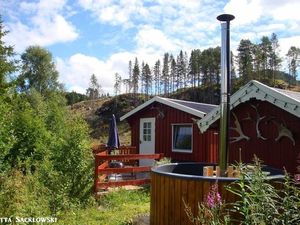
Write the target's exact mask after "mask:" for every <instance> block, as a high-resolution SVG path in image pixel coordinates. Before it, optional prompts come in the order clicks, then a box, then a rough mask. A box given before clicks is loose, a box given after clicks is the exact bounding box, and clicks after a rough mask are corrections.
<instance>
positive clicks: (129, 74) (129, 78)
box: [126, 60, 133, 93]
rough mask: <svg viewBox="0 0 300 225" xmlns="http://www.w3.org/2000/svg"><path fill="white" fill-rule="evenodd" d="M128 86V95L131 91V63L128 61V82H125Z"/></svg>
mask: <svg viewBox="0 0 300 225" xmlns="http://www.w3.org/2000/svg"><path fill="white" fill-rule="evenodd" d="M126 83H127V85H128V92H129V93H130V92H131V91H132V83H133V82H132V62H131V60H129V63H128V81H126Z"/></svg>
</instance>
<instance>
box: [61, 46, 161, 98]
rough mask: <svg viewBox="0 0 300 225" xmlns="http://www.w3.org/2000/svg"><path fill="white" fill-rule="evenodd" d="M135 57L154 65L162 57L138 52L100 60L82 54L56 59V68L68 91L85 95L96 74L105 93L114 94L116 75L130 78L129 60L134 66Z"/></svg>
mask: <svg viewBox="0 0 300 225" xmlns="http://www.w3.org/2000/svg"><path fill="white" fill-rule="evenodd" d="M135 57H137V58H138V60H139V65H141V63H142V61H145V62H147V63H149V65H150V66H152V65H154V63H155V61H156V60H157V59H158V58H160V57H161V55H159V54H156V53H146V52H144V51H137V52H118V53H115V54H113V55H111V56H110V57H109V59H107V60H105V61H104V60H100V59H98V58H96V57H91V56H88V55H84V54H81V53H77V54H74V55H72V56H71V57H70V58H67V59H62V58H56V67H57V70H58V71H59V74H60V77H59V80H60V82H62V83H63V84H66V88H67V90H68V91H72V90H74V91H76V92H79V93H83V94H84V93H85V92H86V89H87V88H88V86H89V82H90V77H91V75H92V74H95V75H96V77H97V79H98V81H99V84H100V85H101V86H102V88H103V90H104V92H105V93H110V94H112V93H114V88H113V86H114V82H115V81H114V79H115V73H118V74H119V75H120V76H121V77H122V79H125V78H128V63H129V60H131V61H132V63H133V64H134V59H135Z"/></svg>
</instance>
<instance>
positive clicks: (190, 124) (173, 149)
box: [171, 123, 193, 153]
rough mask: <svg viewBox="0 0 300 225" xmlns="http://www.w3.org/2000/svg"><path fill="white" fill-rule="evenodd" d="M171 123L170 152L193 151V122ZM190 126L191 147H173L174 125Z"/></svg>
mask: <svg viewBox="0 0 300 225" xmlns="http://www.w3.org/2000/svg"><path fill="white" fill-rule="evenodd" d="M171 125H172V143H171V144H172V152H180V153H193V124H192V123H173V124H171ZM186 125H188V126H191V129H192V134H191V136H192V137H191V142H192V143H191V149H190V150H187V149H175V148H174V139H173V138H174V126H186Z"/></svg>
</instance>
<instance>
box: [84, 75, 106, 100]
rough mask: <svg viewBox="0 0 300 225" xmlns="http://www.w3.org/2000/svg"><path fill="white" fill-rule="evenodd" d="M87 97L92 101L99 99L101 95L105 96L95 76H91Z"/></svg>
mask: <svg viewBox="0 0 300 225" xmlns="http://www.w3.org/2000/svg"><path fill="white" fill-rule="evenodd" d="M86 95H87V96H88V98H89V99H92V100H94V99H97V98H99V97H100V96H101V95H103V91H102V88H101V85H100V84H99V83H98V80H97V77H96V76H95V74H92V75H91V78H90V85H89V87H88V89H87V90H86Z"/></svg>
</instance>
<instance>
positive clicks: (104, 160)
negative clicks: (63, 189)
mask: <svg viewBox="0 0 300 225" xmlns="http://www.w3.org/2000/svg"><path fill="white" fill-rule="evenodd" d="M93 151H94V148H93ZM94 153H95V151H94ZM134 153H136V148H135V147H131V146H127V148H126V147H125V146H123V147H122V148H120V149H118V150H116V151H115V152H114V155H110V154H108V150H102V151H100V150H99V151H97V153H96V154H94V156H95V177H94V191H95V193H97V192H98V191H99V190H100V189H106V188H108V187H118V186H125V185H143V184H147V183H150V177H146V178H141V179H137V176H136V175H137V174H138V173H142V172H150V170H151V166H138V160H140V159H154V160H159V159H161V158H162V157H163V155H162V154H134ZM111 161H117V162H122V163H123V164H124V165H125V167H123V168H109V164H110V162H111ZM112 174H123V175H124V174H127V175H128V174H129V175H130V176H131V179H126V180H114V181H111V180H110V179H109V176H110V175H112Z"/></svg>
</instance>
